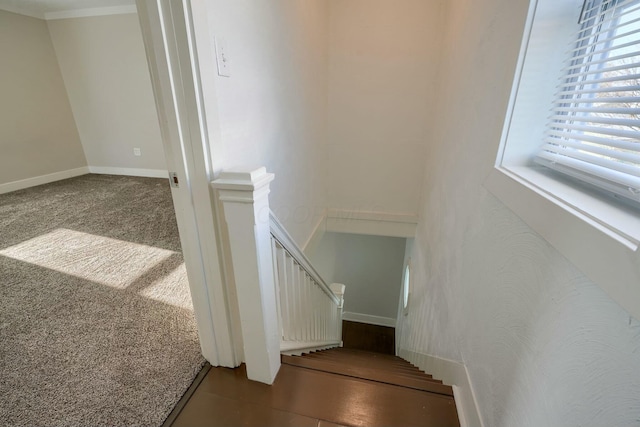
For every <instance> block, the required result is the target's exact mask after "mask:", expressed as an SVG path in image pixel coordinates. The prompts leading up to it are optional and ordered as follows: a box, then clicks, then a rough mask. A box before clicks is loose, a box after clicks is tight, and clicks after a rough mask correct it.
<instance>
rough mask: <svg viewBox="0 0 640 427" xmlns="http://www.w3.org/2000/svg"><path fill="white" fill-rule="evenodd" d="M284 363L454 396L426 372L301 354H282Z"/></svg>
mask: <svg viewBox="0 0 640 427" xmlns="http://www.w3.org/2000/svg"><path fill="white" fill-rule="evenodd" d="M282 363H283V364H287V365H292V366H299V367H302V368H307V369H314V370H318V371H322V372H328V373H333V374H338V375H344V376H348V377H352V378H360V379H365V380H371V381H376V382H381V383H385V384H392V385H397V386H402V387H408V388H412V389H415V390H422V391H426V392H430V393H437V394H441V395H444V396H453V389H452V388H451V387H450V386H447V385H443V384H442V383H441V382H440V381H437V380H434V379H432V378H428V377H426V375H425V374H422V373H417V374H414V375H411V376H405V375H398V374H396V373H394V372H390V371H381V370H378V369H375V368H369V367H362V366H354V365H349V364H343V363H328V362H326V361H322V360H319V359H315V360H314V359H309V358H306V357H299V356H282Z"/></svg>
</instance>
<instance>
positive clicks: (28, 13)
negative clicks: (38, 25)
mask: <svg viewBox="0 0 640 427" xmlns="http://www.w3.org/2000/svg"><path fill="white" fill-rule="evenodd" d="M0 10H4V11H5V12H11V13H16V14H18V15H24V16H29V17H31V18H37V19H44V13H43V12H37V11H35V10H28V9H23V8H21V7H16V6H14V5H12V4H0Z"/></svg>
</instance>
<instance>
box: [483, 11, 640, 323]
mask: <svg viewBox="0 0 640 427" xmlns="http://www.w3.org/2000/svg"><path fill="white" fill-rule="evenodd" d="M485 187H487V188H488V189H489V190H490V191H491V192H492V193H493V194H494V195H495V196H496V197H497V198H498V199H500V200H501V201H502V202H503V203H504V204H505V205H506V206H507V207H509V208H510V209H511V210H512V211H513V212H514V213H516V214H517V215H518V216H519V217H520V218H521V219H522V220H524V221H525V222H526V223H527V224H528V225H529V226H530V227H531V228H532V229H533V230H535V231H537V232H538V233H539V234H540V235H541V236H542V237H544V238H545V239H546V240H547V241H548V242H549V243H550V244H551V245H552V246H554V247H555V248H556V249H557V250H558V251H559V252H560V253H561V254H562V255H563V256H564V257H565V258H567V259H568V260H569V261H571V262H572V263H573V264H574V265H575V266H576V267H577V268H579V269H580V270H581V271H582V272H583V273H584V274H585V275H586V276H588V277H589V278H590V279H591V280H593V281H594V282H595V283H597V284H598V285H599V286H600V287H601V288H602V289H603V290H604V291H605V292H607V293H608V294H609V296H610V297H611V298H612V299H614V300H615V301H617V302H618V303H619V304H620V305H621V306H623V307H624V308H625V309H627V311H629V312H630V313H631V314H632V315H634V316H635V317H636V318H639V319H640V250H638V248H639V247H640V0H586V2H584V4H583V1H581V0H531V1H530V7H529V15H528V19H527V25H526V28H525V29H524V33H523V41H522V46H521V50H520V56H519V58H518V65H517V67H516V74H515V77H514V82H513V88H512V92H511V98H510V101H509V106H508V110H507V115H506V118H505V124H504V129H503V134H502V140H501V144H500V148H499V150H498V156H497V159H496V164H495V168H494V170H493V171H492V173H491V174H490V175H489V176H488V177H487V179H486V180H485Z"/></svg>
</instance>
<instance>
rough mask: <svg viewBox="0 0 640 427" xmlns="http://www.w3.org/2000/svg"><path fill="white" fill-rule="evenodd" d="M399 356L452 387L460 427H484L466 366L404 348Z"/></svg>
mask: <svg viewBox="0 0 640 427" xmlns="http://www.w3.org/2000/svg"><path fill="white" fill-rule="evenodd" d="M399 356H400V357H402V358H403V359H405V360H407V361H409V362H411V363H412V364H413V365H415V366H417V367H418V368H420V369H421V370H423V371H425V372H428V373H429V374H431V375H433V377H434V378H438V379H439V380H441V381H442V382H444V383H445V384H449V385H451V386H452V388H453V396H454V399H455V401H456V409H457V411H458V418H459V420H460V427H484V423H483V422H482V417H480V411H479V408H478V401H477V399H476V395H475V393H474V391H473V386H472V385H471V379H470V378H469V371H467V368H466V366H465V365H463V364H462V363H460V362H455V361H453V360H449V359H442V358H440V357H435V356H430V355H428V354H424V353H417V352H414V351H410V350H406V349H404V348H401V349H400V354H399Z"/></svg>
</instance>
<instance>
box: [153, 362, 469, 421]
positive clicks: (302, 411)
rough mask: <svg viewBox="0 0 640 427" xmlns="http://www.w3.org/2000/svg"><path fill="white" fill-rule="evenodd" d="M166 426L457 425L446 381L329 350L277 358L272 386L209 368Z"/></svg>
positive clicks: (397, 365) (401, 365) (238, 371)
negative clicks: (275, 375) (278, 367)
mask: <svg viewBox="0 0 640 427" xmlns="http://www.w3.org/2000/svg"><path fill="white" fill-rule="evenodd" d="M200 377H201V381H200V383H199V384H194V387H193V388H194V391H193V393H192V394H191V395H190V396H186V397H185V401H186V403H185V404H184V406H183V407H182V408H181V409H180V408H178V410H176V411H174V414H172V416H171V417H170V418H169V419H168V420H167V422H166V423H165V425H167V426H169V425H170V426H174V427H182V426H190V427H197V426H203V427H204V426H207V427H209V426H314V427H319V426H323V427H330V426H373V427H375V426H396V425H398V426H426V427H429V426H433V427H447V426H459V421H458V417H457V411H456V407H455V402H454V399H453V393H452V390H451V387H449V386H446V385H443V384H442V383H441V382H440V381H437V380H434V379H433V378H431V377H430V376H429V375H426V374H424V373H423V372H421V371H419V370H418V369H417V368H415V367H413V366H412V365H410V364H409V363H407V362H405V361H404V360H402V359H400V358H398V357H395V356H387V355H383V354H379V353H370V352H364V351H358V350H349V349H333V350H326V351H322V352H317V353H312V354H311V355H307V356H304V357H297V356H282V367H281V368H280V372H279V373H278V376H277V378H276V380H275V382H274V384H273V385H272V386H268V385H265V384H261V383H258V382H254V381H249V380H248V379H247V376H246V370H245V367H244V365H243V366H241V367H239V368H236V369H228V368H210V369H208V371H206V372H204V373H203V374H202V375H201V376H200Z"/></svg>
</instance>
